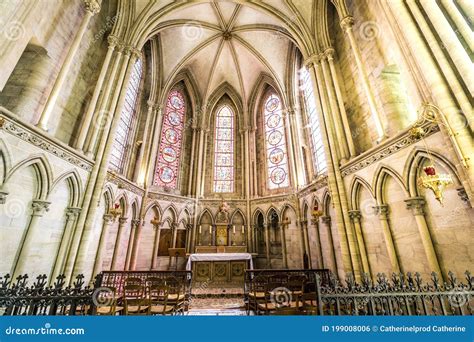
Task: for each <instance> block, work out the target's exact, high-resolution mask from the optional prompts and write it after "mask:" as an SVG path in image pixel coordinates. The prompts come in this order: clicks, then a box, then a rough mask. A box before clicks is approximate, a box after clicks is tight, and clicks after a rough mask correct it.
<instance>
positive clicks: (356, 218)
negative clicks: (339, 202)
mask: <svg viewBox="0 0 474 342" xmlns="http://www.w3.org/2000/svg"><path fill="white" fill-rule="evenodd" d="M349 217H350V218H351V221H352V224H353V225H354V230H355V234H356V239H357V244H358V245H359V252H360V258H361V261H362V269H363V270H364V273H367V274H368V275H370V266H369V258H368V256H367V249H366V248H365V242H364V236H363V235H362V228H361V223H360V219H361V217H362V215H361V213H360V210H349Z"/></svg>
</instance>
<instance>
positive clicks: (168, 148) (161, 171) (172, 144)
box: [153, 90, 186, 189]
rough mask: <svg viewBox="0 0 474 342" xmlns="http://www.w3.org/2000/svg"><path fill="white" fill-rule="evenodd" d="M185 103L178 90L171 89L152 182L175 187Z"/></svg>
mask: <svg viewBox="0 0 474 342" xmlns="http://www.w3.org/2000/svg"><path fill="white" fill-rule="evenodd" d="M185 113H186V103H185V101H184V96H183V94H182V93H181V92H180V91H179V90H172V91H171V92H170V93H169V95H168V99H167V100H166V107H165V113H164V116H163V124H162V127H161V139H160V149H159V151H158V162H157V164H156V169H155V177H154V180H153V184H155V185H158V186H163V187H167V188H170V189H176V188H177V186H178V173H179V161H180V156H181V145H182V140H183V128H184V116H185Z"/></svg>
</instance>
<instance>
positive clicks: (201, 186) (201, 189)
mask: <svg viewBox="0 0 474 342" xmlns="http://www.w3.org/2000/svg"><path fill="white" fill-rule="evenodd" d="M203 132H204V149H203V156H202V166H201V180H200V183H199V197H202V196H203V195H204V184H205V183H206V160H207V143H208V138H209V129H205V130H204V131H203Z"/></svg>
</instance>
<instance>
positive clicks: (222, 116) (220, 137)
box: [214, 106, 234, 192]
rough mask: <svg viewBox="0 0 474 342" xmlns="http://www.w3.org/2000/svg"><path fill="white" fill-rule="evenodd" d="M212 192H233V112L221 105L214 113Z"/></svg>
mask: <svg viewBox="0 0 474 342" xmlns="http://www.w3.org/2000/svg"><path fill="white" fill-rule="evenodd" d="M214 146H215V147H214V192H234V113H233V112H232V110H231V109H230V108H229V106H223V107H222V108H220V109H219V111H218V112H217V115H216V126H215V144H214Z"/></svg>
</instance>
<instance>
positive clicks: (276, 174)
mask: <svg viewBox="0 0 474 342" xmlns="http://www.w3.org/2000/svg"><path fill="white" fill-rule="evenodd" d="M285 178H286V172H285V170H283V169H282V168H281V167H277V168H276V169H274V170H273V171H272V173H271V174H270V180H271V181H272V182H273V183H275V184H281V183H283V182H284V181H285Z"/></svg>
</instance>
